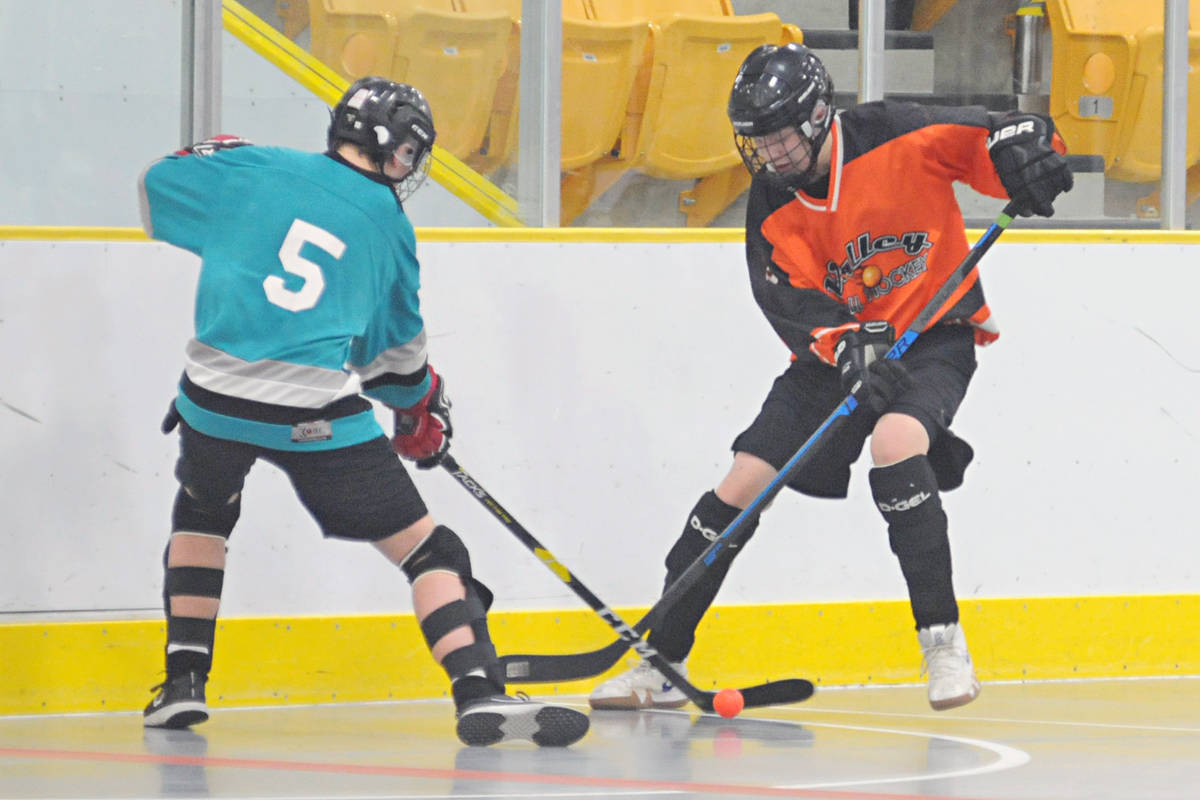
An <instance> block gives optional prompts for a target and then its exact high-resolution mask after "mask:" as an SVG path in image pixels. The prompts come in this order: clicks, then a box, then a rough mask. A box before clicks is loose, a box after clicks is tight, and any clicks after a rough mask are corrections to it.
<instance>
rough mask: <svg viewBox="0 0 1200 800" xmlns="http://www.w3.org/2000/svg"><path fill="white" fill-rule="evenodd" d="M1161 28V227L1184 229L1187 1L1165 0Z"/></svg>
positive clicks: (1185, 210)
mask: <svg viewBox="0 0 1200 800" xmlns="http://www.w3.org/2000/svg"><path fill="white" fill-rule="evenodd" d="M1164 21H1165V24H1164V25H1163V107H1162V186H1161V187H1160V190H1161V196H1162V227H1163V228H1164V229H1165V230H1183V229H1184V228H1186V227H1187V132H1188V131H1187V123H1188V108H1187V106H1188V82H1187V77H1188V67H1189V65H1188V0H1166V6H1165V8H1164Z"/></svg>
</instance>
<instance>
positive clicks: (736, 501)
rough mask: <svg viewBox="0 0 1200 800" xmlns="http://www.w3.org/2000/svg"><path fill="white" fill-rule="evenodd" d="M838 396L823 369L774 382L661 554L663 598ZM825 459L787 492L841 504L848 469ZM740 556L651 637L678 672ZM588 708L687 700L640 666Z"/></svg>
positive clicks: (800, 368)
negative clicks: (716, 477) (725, 467)
mask: <svg viewBox="0 0 1200 800" xmlns="http://www.w3.org/2000/svg"><path fill="white" fill-rule="evenodd" d="M839 391H840V390H839V388H838V383H837V375H836V372H835V371H834V370H832V369H830V368H829V367H826V366H824V365H803V364H793V365H792V366H791V367H789V369H788V370H787V371H786V372H785V373H784V374H783V375H781V376H779V378H777V379H776V380H775V383H774V385H773V386H772V388H771V391H770V392H769V393H768V395H767V398H766V400H765V401H764V402H763V405H762V409H761V410H760V411H759V414H758V416H757V417H756V418H755V420H754V422H753V423H751V425H750V427H749V428H747V429H746V430H745V431H743V432H742V433H741V434H740V435H739V436H738V437H737V438H736V439H735V440H734V443H733V450H734V459H733V465H732V467H731V468H730V470H729V472H728V473H727V474H726V475H725V477H724V479H723V480H722V481H721V482H720V483H719V484H718V485H717V488H716V489H715V490H714V491H708V492H705V493H704V494H703V495H701V496H700V498H699V500H697V502H696V504H695V505H694V506H693V507H692V510H691V511H690V512H689V513H688V516H687V518H686V520H685V521H684V525H683V532H682V533H681V534H680V535H679V538H678V539H677V540H676V541H675V544H674V545H673V546H672V547H671V549H670V551H669V552H668V553H667V558H666V568H667V575H666V580H665V581H664V591H665V589H666V588H667V587H669V586H671V584H673V583H674V582H675V581H676V580H677V579H678V578H679V576H680V575H682V574H683V572H684V571H685V570H686V569H687V568H688V567H689V566H691V565H692V563H694V562H695V560H696V559H697V558H699V557H700V554H701V553H703V552H704V550H705V549H706V548H707V547H708V545H709V544H710V543H711V542H712V541H713V540H714V539H716V537H717V536H719V535H720V534H721V532H722V531H724V530H725V528H727V527H728V526H729V524H730V523H731V522H733V520H734V519H735V518H736V517H737V516H738V515H739V514H740V513H741V512H742V511H743V510H744V509H745V508H746V507H747V506H749V505H750V503H752V502H753V501H754V499H755V498H757V497H758V496H759V495H760V494H761V493H762V492H763V490H764V489H765V488H766V487H767V484H769V483H770V482H771V481H772V480H773V479H774V478H775V476H776V475H778V474H779V470H780V469H781V468H782V467H783V465H784V464H785V463H787V461H788V459H790V458H791V457H792V456H793V455H794V454H795V452H796V450H798V449H799V448H800V446H801V445H802V444H803V443H804V441H805V440H806V439H807V438H808V436H809V435H810V434H811V433H812V431H814V430H816V427H817V426H818V425H819V424H820V423H821V422H822V421H823V419H824V417H825V416H827V415H828V413H829V411H830V409H832V408H833V407H834V406H835V405H836V403H837V401H838V400H840V399H841V398H840V397H839V396H838V392H839ZM863 438H865V431H857V430H855V431H854V435H853V436H852V437H851V440H850V441H849V447H850V448H851V449H852V450H853V451H854V453H855V455H857V453H858V452H859V451H860V450H861V447H862V440H863ZM840 451H841V448H839V447H838V446H836V445H835V446H833V447H831V448H829V452H830V453H831V454H833V455H834V456H835V457H834V459H833V460H834V461H836V460H837V457H836V454H837V453H838V452H840ZM829 458H830V457H829V456H828V455H827V456H824V457H821V458H820V459H818V460H817V461H818V462H819V463H814V465H813V468H811V469H809V470H806V471H805V472H804V475H802V476H800V477H798V478H797V479H796V480H795V481H793V483H792V484H791V486H792V488H794V489H797V490H798V491H802V492H806V493H809V494H815V495H818V496H839V492H840V495H841V496H844V495H845V484H846V482H848V480H849V468H848V466H847V464H848V463H849V462H846V464H840V465H839V464H837V463H833V462H832V461H830V460H829ZM849 460H850V461H853V460H854V459H853V458H850V459H849ZM758 522H759V521H758V519H757V518H755V519H749V520H747V521H746V522H745V523H744V524H745V525H747V526H748V527H749V531H748V533H749V535H748V536H747V538H746V539H745V540H744V541H749V537H750V536H752V535H753V532H754V530H755V528H756V527H757V526H758ZM740 552H741V548H738V547H729V548H725V549H724V550H722V551H721V553H720V554H719V555H718V557H717V559H716V560H715V561H713V563H712V564H711V565H709V566H708V568H707V569H706V571H705V573H704V576H703V578H702V579H701V580H700V581H698V582H697V583H696V585H695V586H694V587H693V588H692V589H691V590H690V591H689V592H688V593H687V594H685V595H684V596H683V597H681V598H680V600H679V602H678V603H677V604H676V605H675V607H674V608H672V609H671V612H670V614H668V615H667V617H666V618H665V619H663V620H661V621H660V623H659V624H658V625H655V626H654V627H653V628H652V629H651V632H650V635H649V637H648V639H647V641H649V643H650V644H651V645H652V646H654V648H655V649H657V650H658V651H659V652H660V653H661V654H662V655H663V656H664V657H666V658H667V659H669V660H670V661H672V662H673V663H674V664H675V665H676V667H677V669H679V670H680V671H681V672H682V671H683V667H684V664H683V661H684V659H685V658H686V657H687V655H688V653H690V652H691V649H692V646H693V645H694V644H695V631H696V627H697V626H698V625H699V623H700V620H701V619H702V618H703V617H704V614H705V613H706V612H707V611H708V609H709V607H710V606H711V605H712V603H713V601H714V600H715V599H716V596H717V593H718V591H719V590H720V588H721V584H722V583H723V582H724V580H725V577H726V575H728V573H729V568H730V566H731V565H732V563H733V560H734V558H736V557H737V555H738V553H740ZM685 674H686V673H685ZM588 701H589V702H590V703H591V705H592V707H593V708H619V709H640V708H678V707H680V706H682V705H684V704H686V703H687V698H686V697H685V696H684V694H683V693H682V692H680V691H679V690H678V689H676V688H675V687H674V686H672V685H671V684H670V683H668V682H666V681H665V680H664V679H663V677H662V676H661V675H660V674H659V673H658V671H657V670H655V669H654V668H653V667H652V666H650V665H649V663H647V662H645V661H641V662H639V663H637V664H635V665H634V666H633V667H632V668H630V669H629V670H627V671H625V672H623V673H621V674H620V675H617V676H615V677H613V678H611V679H609V680H607V681H605V682H603V683H601V684H600V685H599V686H597V687H596V688H595V689H594V690H593V691H592V693H591V695H590V696H589V698H588Z"/></svg>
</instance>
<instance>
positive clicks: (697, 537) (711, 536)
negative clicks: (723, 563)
mask: <svg viewBox="0 0 1200 800" xmlns="http://www.w3.org/2000/svg"><path fill="white" fill-rule="evenodd" d="M740 513H742V510H741V509H740V508H738V507H737V506H731V505H729V504H728V503H726V502H725V501H724V500H722V499H721V498H719V497H717V493H716V492H712V491H709V492H705V493H704V495H703V496H702V497H701V498H700V500H699V501H697V503H696V505H695V507H694V508H692V513H691V514H689V515H688V521H687V524H686V525H685V526H684V529H683V533H682V534H680V536H679V539H678V540H677V541H676V542H675V545H674V546H673V547H672V548H671V550H670V552H668V553H667V560H666V567H667V585H668V586H670V585H671V583H673V582H674V578H677V577H678V576H679V575H681V574H683V572H684V570H686V569H687V568H688V567H690V566H691V565H692V563H693V562H694V561H695V560H696V559H697V558H699V557H700V554H701V553H703V552H704V551H705V550H706V549H707V548H708V546H709V545H710V544H712V543H713V542H715V541H716V540H717V537H718V536H720V535H721V533H722V532H723V531H724V530H725V529H726V528H728V527H729V523H731V522H733V521H734V520H735V519H736V518H737V515H738V514H740ZM744 524H745V526H746V533H745V536H746V538H745V539H744V540H743V543H745V542H748V541H749V540H750V537H751V536H753V535H754V531H755V529H756V528H757V527H758V519H757V518H755V519H750V520H747V521H746V522H745V523H744ZM739 549H740V547H738V546H733V545H731V546H728V547H726V548H725V549H724V550H723V551H722V554H721V555H720V556H718V560H721V559H724V560H727V561H732V560H733V557H734V556H736V555H737V551H738V550H739Z"/></svg>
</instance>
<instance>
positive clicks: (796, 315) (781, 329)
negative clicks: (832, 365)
mask: <svg viewBox="0 0 1200 800" xmlns="http://www.w3.org/2000/svg"><path fill="white" fill-rule="evenodd" d="M794 199H795V195H793V194H791V193H789V192H787V191H784V190H782V189H780V188H778V187H777V186H776V185H775V184H774V183H772V182H771V181H768V180H765V179H760V178H755V179H754V181H753V182H752V183H751V184H750V197H749V198H748V200H747V205H746V267H747V269H748V270H749V272H750V291H751V293H752V294H753V295H754V301H755V302H756V303H757V304H758V307H759V309H760V310H761V311H762V313H763V316H765V317H766V318H767V322H769V323H770V324H771V328H772V329H774V331H775V333H776V334H777V335H778V336H779V338H780V339H782V340H783V343H784V344H785V345H787V347H788V349H789V350H791V351H792V352H793V353H795V354H796V356H797V358H800V359H816V356H814V355H813V354H812V353H811V352H810V351H809V349H808V346H809V344H810V343H811V342H812V336H811V334H812V330H813V329H814V328H816V327H819V326H822V325H831V326H835V327H836V326H837V325H841V324H843V323H845V322H853V321H854V315H852V314H851V313H850V312H849V310H847V308H846V307H845V306H843V305H842V304H841V303H839V302H837V301H836V300H834V299H833V298H831V297H829V296H828V295H826V294H825V293H824V292H821V291H818V290H816V289H797V288H796V287H794V286H792V284H791V282H790V280H789V278H788V275H787V273H786V272H785V271H784V270H783V269H781V268H780V267H778V266H777V265H776V264H775V263H774V261H773V260H772V258H771V255H772V253H773V252H774V247H773V246H772V244H771V243H770V242H769V241H767V238H766V237H765V236H763V233H762V226H763V223H764V222H765V221H766V220H767V218H768V217H770V216H771V215H772V214H774V213H775V212H776V211H778V210H779V209H780V208H782V207H783V206H785V205H787V204H788V203H789V202H792V201H793V200H794Z"/></svg>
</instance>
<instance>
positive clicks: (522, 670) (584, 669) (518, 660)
mask: <svg viewBox="0 0 1200 800" xmlns="http://www.w3.org/2000/svg"><path fill="white" fill-rule="evenodd" d="M1016 214H1017V209H1016V207H1015V204H1013V203H1011V202H1010V203H1009V204H1008V205H1006V206H1005V207H1004V210H1003V211H1001V212H1000V215H999V216H998V217H997V218H996V221H995V222H993V223H992V224H991V225H990V226H989V227H988V229H987V230H986V231H985V232H984V234H983V236H981V237H980V238H979V241H977V242H976V243H975V245H974V246H973V247H972V248H971V250H970V252H968V253H967V255H966V256H965V257H964V258H963V260H962V262H961V263H960V264H959V265H958V266H957V267H956V268H955V270H954V272H952V273H950V275H949V276H948V277H947V278H946V281H945V282H944V283H943V284H942V286H941V288H939V289H938V291H937V293H936V294H935V295H934V296H933V297H932V298H930V300H929V302H928V303H926V304H925V307H924V308H922V309H921V312H920V313H919V314H918V315H917V317H916V319H914V320H913V321H912V324H911V325H909V327H908V330H906V331H905V332H904V335H903V336H901V337H900V338H899V339H897V340H896V342H895V344H893V345H892V348H891V350H889V351H888V353H887V358H899V357H900V356H902V355H904V353H905V352H906V351H907V350H908V348H910V347H912V344H913V342H915V341H916V340H917V337H918V336H919V335H920V334H921V333H922V332H923V331H924V329H925V328H926V327H927V326H928V325H929V323H930V322H932V321H933V320H935V319H937V318H938V315H939V314H940V313H941V312H942V311H943V306H945V305H946V304H947V302H948V301H949V300H950V298H951V297H952V296H953V295H954V292H955V290H957V289H958V287H959V286H960V285H962V282H963V281H964V280H966V278H967V276H968V275H970V274H971V271H972V270H973V269H974V268H975V265H976V264H977V263H979V259H981V258H982V257H983V255H984V253H986V252H987V251H988V249H989V248H991V246H992V244H994V243H995V241H996V240H997V239H998V238H1000V234H1001V233H1003V232H1004V230H1005V229H1006V228H1007V227H1008V226H1009V224H1010V223H1011V222H1012V221H1013V217H1014V216H1016ZM854 388H855V391H857V390H858V388H859V387H857V386H856V387H854ZM857 407H858V399H857V398H856V397H855V396H854V394H853V393H851V394H850V395H848V396H847V397H846V398H845V399H844V400H842V402H841V403H839V404H838V407H837V408H835V409H834V410H833V413H831V414H830V415H829V416H828V417H827V418H826V419H825V421H824V422H822V423H821V425H820V427H818V428H817V429H816V430H815V431H814V432H813V434H812V436H810V437H808V440H807V441H806V442H805V443H804V444H803V445H801V446H800V449H799V450H797V451H796V454H795V455H793V456H792V457H791V458H790V459H788V461H787V463H786V464H784V465H783V469H781V470H780V472H779V474H778V475H776V476H775V478H774V480H772V481H771V482H770V483H769V484H767V487H766V488H765V489H763V491H762V492H761V493H760V494H759V495H758V497H756V498H755V499H754V501H753V502H751V503H750V505H748V506H746V508H745V510H743V511H742V512H741V513H740V514H738V515H737V517H735V518H734V520H733V521H732V522H731V523H729V525H728V526H727V527H726V528H725V530H724V531H723V532H722V533H721V535H720V536H718V537H717V538H716V539H715V540H714V541H713V542H712V543H711V544H709V546H708V547H707V548H706V549H705V550H704V552H703V553H701V554H700V556H699V557H698V558H697V559H696V560H695V561H694V562H692V564H691V566H689V567H688V568H687V569H686V570H685V571H684V572H683V574H682V575H680V576H679V578H678V579H676V581H675V582H674V583H672V584H671V586H670V587H668V588H667V589H666V590H665V591H664V592H663V595H662V597H660V598H659V599H658V602H656V603H655V604H654V606H653V607H652V608H651V609H650V610H649V611H648V612H646V615H645V616H643V617H642V618H641V619H640V620H638V622H637V624H636V625H635V626H634V631H635V632H636V633H637V634H638V635H639V636H641V634H643V633H645V632H646V630H647V629H649V628H653V627H654V625H655V624H656V623H657V621H658V620H659V619H661V618H662V615H664V614H666V613H669V612H670V610H671V608H672V607H674V605H675V604H676V603H677V602H678V601H679V598H681V597H682V596H683V595H684V594H686V593H687V592H688V591H689V590H690V589H691V588H692V587H693V586H695V585H696V582H697V581H699V580H700V578H701V576H702V575H703V574H704V572H705V570H707V569H708V567H709V565H710V564H712V562H713V561H714V560H716V558H717V554H718V553H719V552H720V551H721V550H723V549H724V548H726V547H731V546H738V545H741V544H742V543H743V542H744V541H745V538H746V534H745V531H746V530H748V529H747V527H746V525H745V522H746V520H747V519H751V518H753V517H754V516H755V515H757V514H759V513H760V512H761V509H763V508H764V507H765V506H766V505H767V504H768V503H770V502H771V500H773V499H774V498H775V496H776V495H777V494H779V492H781V491H782V490H783V488H784V487H785V486H786V485H787V483H788V481H789V479H790V478H791V477H792V476H793V475H795V474H796V471H797V470H798V469H800V467H801V466H803V465H804V463H805V462H806V461H807V460H808V458H809V453H811V452H812V449H813V446H814V445H815V444H816V443H817V441H818V440H819V439H820V438H821V437H822V436H824V435H826V434H827V433H828V432H829V430H830V429H831V428H834V427H839V426H840V424H841V423H843V422H844V420H845V419H846V418H847V417H849V416H850V414H851V412H853V411H854V409H855V408H857ZM630 646H631V645H630V643H629V642H627V641H626V640H625V639H624V638H621V639H618V640H616V641H615V642H612V643H611V644H609V645H607V646H605V647H602V648H600V649H599V650H593V651H591V652H589V653H572V654H569V655H533V654H519V655H517V654H514V655H509V656H504V657H503V658H501V663H502V664H503V665H504V667H505V669H506V670H508V671H509V672H510V673H511V674H512V675H511V680H512V681H514V682H516V683H522V682H524V683H549V682H553V681H566V680H576V679H578V678H587V677H591V676H593V675H599V674H600V673H602V672H604V671H606V670H608V669H609V668H611V667H612V666H613V665H614V664H616V663H617V661H618V660H619V659H620V658H621V656H622V655H623V654H624V653H625V651H626V650H628V649H629V647H630Z"/></svg>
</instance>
